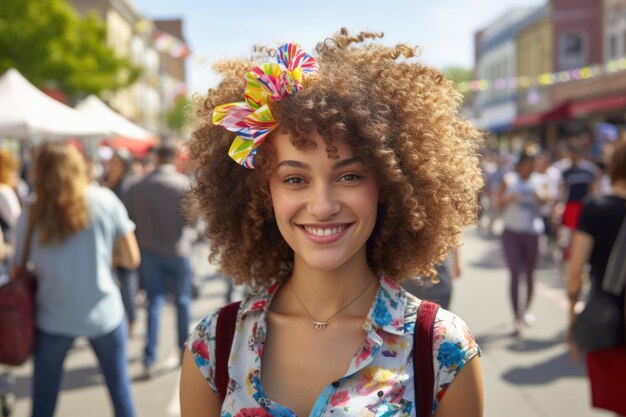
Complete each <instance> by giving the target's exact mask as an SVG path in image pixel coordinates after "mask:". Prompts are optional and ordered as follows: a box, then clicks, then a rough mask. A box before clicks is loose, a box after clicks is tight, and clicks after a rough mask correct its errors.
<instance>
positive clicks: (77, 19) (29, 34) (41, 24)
mask: <svg viewBox="0 0 626 417" xmlns="http://www.w3.org/2000/svg"><path fill="white" fill-rule="evenodd" d="M9 68H16V69H17V70H18V71H20V72H21V73H22V74H23V75H24V76H25V77H26V78H27V79H29V80H30V81H31V82H32V83H33V84H35V85H37V86H39V87H44V86H45V87H55V88H58V89H59V90H61V91H62V92H63V93H64V94H65V95H66V96H68V97H69V98H70V99H71V100H72V101H75V100H78V99H80V98H82V97H84V96H86V95H88V94H92V93H93V94H101V93H102V92H103V91H107V90H110V91H113V90H117V89H119V88H123V87H126V86H128V85H130V84H132V83H133V82H135V80H136V79H137V78H138V77H139V75H140V74H141V70H140V69H139V68H138V67H136V66H134V65H132V64H131V62H130V61H129V60H128V59H127V58H123V57H118V56H116V54H115V52H114V51H113V50H112V49H111V48H109V47H108V46H107V42H106V28H105V25H104V23H103V22H102V21H101V20H100V18H99V17H98V16H97V15H95V14H89V15H87V16H85V17H81V16H80V15H79V14H78V13H77V12H76V11H75V10H74V9H73V8H72V7H71V6H70V5H69V4H67V2H66V1H65V0H2V1H0V73H3V72H4V71H6V70H7V69H9Z"/></svg>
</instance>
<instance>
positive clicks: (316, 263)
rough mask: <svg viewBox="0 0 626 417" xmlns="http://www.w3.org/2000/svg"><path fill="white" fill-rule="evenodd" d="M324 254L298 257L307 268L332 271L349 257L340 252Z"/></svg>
mask: <svg viewBox="0 0 626 417" xmlns="http://www.w3.org/2000/svg"><path fill="white" fill-rule="evenodd" d="M329 255H330V254H326V255H323V256H311V255H310V254H308V256H303V257H301V258H300V259H301V260H302V264H304V265H306V266H307V267H309V268H312V269H316V270H319V271H323V272H333V271H336V270H338V269H340V268H341V267H343V266H344V265H346V264H347V263H348V262H349V261H350V258H349V257H343V256H341V255H340V254H333V255H334V256H333V255H330V256H329Z"/></svg>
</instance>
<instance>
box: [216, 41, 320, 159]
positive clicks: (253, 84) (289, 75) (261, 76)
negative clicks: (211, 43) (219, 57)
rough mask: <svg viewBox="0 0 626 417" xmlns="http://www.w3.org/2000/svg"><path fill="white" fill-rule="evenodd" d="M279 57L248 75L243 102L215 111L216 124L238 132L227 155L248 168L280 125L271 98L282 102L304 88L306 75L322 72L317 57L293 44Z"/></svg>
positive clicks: (280, 52) (281, 51)
mask: <svg viewBox="0 0 626 417" xmlns="http://www.w3.org/2000/svg"><path fill="white" fill-rule="evenodd" d="M276 60H277V61H278V62H270V63H265V64H261V65H259V66H258V67H255V68H253V69H252V70H251V71H249V72H248V73H247V74H246V87H245V91H244V101H239V102H236V103H227V104H222V105H220V106H217V107H216V108H215V110H214V111H213V124H215V125H221V126H223V127H224V128H225V129H227V130H229V131H231V132H235V133H237V137H236V138H235V140H234V141H233V143H232V145H231V146H230V149H229V150H228V155H229V156H230V157H231V158H233V159H234V160H235V161H236V162H237V163H239V164H241V165H243V166H244V167H246V168H250V169H252V168H254V156H255V155H256V152H257V148H258V146H259V145H260V144H261V143H263V140H265V138H266V137H267V135H268V134H269V133H270V132H271V131H272V130H274V129H275V128H276V126H277V125H278V122H277V121H276V119H274V116H273V115H272V113H271V112H270V109H269V107H268V105H267V103H268V100H272V101H280V100H282V98H283V97H285V96H286V95H287V94H294V93H296V92H297V91H300V90H302V81H303V79H304V74H307V73H317V72H318V71H319V65H318V64H317V61H316V60H315V58H313V57H312V56H310V55H309V54H307V53H305V52H304V51H303V50H302V49H300V47H298V46H297V45H295V44H292V43H286V44H284V45H283V46H281V47H280V48H279V49H278V54H277V56H276Z"/></svg>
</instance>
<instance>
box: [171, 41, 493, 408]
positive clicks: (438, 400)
mask: <svg viewBox="0 0 626 417" xmlns="http://www.w3.org/2000/svg"><path fill="white" fill-rule="evenodd" d="M379 37H382V35H380V34H375V33H366V32H363V33H360V34H357V35H354V36H353V35H351V34H350V33H348V32H347V30H345V29H343V30H342V31H341V32H340V33H338V34H337V35H335V36H334V37H333V38H331V39H328V40H327V41H325V42H324V43H320V44H318V46H317V48H316V51H317V57H316V58H314V57H313V56H311V55H309V54H307V53H305V52H304V51H303V50H301V49H300V48H299V47H298V46H296V45H295V44H285V45H283V46H281V47H280V48H279V49H278V51H276V55H275V58H273V59H274V62H266V63H262V64H260V65H258V66H256V67H255V66H254V64H253V63H252V62H248V61H232V62H228V63H225V64H223V65H222V66H220V67H219V68H221V69H222V71H223V72H224V81H223V82H222V83H221V84H220V85H219V86H218V87H217V88H216V89H213V90H210V91H209V95H208V97H207V98H206V100H205V101H204V103H203V104H202V105H201V106H200V107H199V108H198V116H199V117H200V120H199V127H198V128H197V130H196V131H195V133H194V139H193V140H192V142H191V144H190V150H191V152H190V156H191V158H192V159H194V160H197V161H199V162H200V163H201V165H200V167H199V169H198V171H197V181H198V183H197V186H196V187H195V188H194V191H193V195H194V197H195V199H197V200H198V206H199V209H200V212H201V213H202V215H203V216H204V218H205V221H206V223H207V237H208V239H209V241H210V243H211V246H212V253H213V257H212V258H213V259H214V260H216V259H219V261H220V265H221V269H222V270H223V271H224V272H225V273H226V274H227V275H229V276H232V277H233V278H234V279H235V280H236V281H237V282H238V283H244V282H245V283H249V284H251V285H253V286H255V287H256V289H257V290H256V291H255V292H253V293H252V294H251V295H250V296H248V297H247V298H246V299H245V300H244V301H243V302H242V303H241V304H240V305H239V306H238V307H237V305H236V304H235V305H229V306H228V307H225V308H223V309H218V310H216V311H215V312H213V313H211V314H210V315H209V316H207V317H206V318H205V319H204V320H202V321H201V323H200V324H199V325H198V326H197V327H196V329H195V330H194V331H193V332H192V334H191V336H190V338H189V340H188V342H187V350H186V351H185V357H184V359H183V368H182V373H181V386H180V397H181V412H182V416H184V417H195V416H218V415H255V416H269V415H281V416H296V415H319V416H331V415H332V416H347V415H357V414H361V413H363V412H370V413H373V414H397V415H407V416H415V415H416V414H417V413H418V412H419V415H420V416H422V417H424V416H426V415H430V413H431V412H433V411H436V412H437V415H438V416H439V417H446V416H458V415H464V416H480V415H482V382H481V374H480V363H479V359H478V354H479V348H478V346H477V344H476V342H475V341H474V338H473V337H472V336H471V333H470V332H469V330H468V328H467V326H466V325H465V323H464V322H463V321H462V320H461V319H460V318H459V317H457V316H456V315H454V314H452V313H450V312H448V311H446V310H443V309H439V310H438V311H437V313H436V320H435V321H434V328H433V327H431V326H432V325H431V324H429V323H428V322H426V321H421V320H419V322H418V326H416V324H415V323H416V316H420V317H422V313H423V312H424V311H425V310H424V309H428V308H429V307H428V306H432V304H428V303H426V302H422V301H421V300H419V299H417V298H415V297H413V296H411V295H410V294H408V293H407V292H406V291H405V290H403V289H402V288H401V287H400V286H399V285H398V282H399V281H401V280H403V279H405V278H408V277H415V276H419V275H421V276H429V277H430V276H432V275H433V273H432V269H433V267H434V266H435V265H437V264H438V263H439V262H441V261H442V260H443V258H444V257H445V256H446V253H447V251H448V250H449V248H450V247H451V246H457V245H458V244H459V241H458V239H459V236H460V233H461V231H462V229H463V227H464V226H465V225H467V224H469V223H475V221H476V216H477V194H478V191H479V189H480V188H481V186H482V179H481V172H480V169H479V162H478V157H477V149H478V146H479V142H480V134H479V132H477V131H476V130H474V128H472V127H471V125H470V124H469V123H466V122H465V121H463V120H461V119H460V118H459V116H458V112H457V105H458V99H459V96H458V94H457V93H456V91H455V88H454V84H453V83H452V82H451V81H448V80H446V78H445V77H444V76H443V75H442V74H441V73H440V72H439V71H437V70H435V69H433V68H429V67H426V66H423V65H422V64H419V63H417V62H416V61H414V60H412V59H411V58H413V57H414V56H415V49H414V47H413V46H411V45H404V44H403V45H397V46H395V47H387V46H383V45H380V44H377V43H375V44H373V45H367V46H366V45H363V43H364V42H367V41H368V40H373V41H375V40H376V39H377V38H379ZM268 59H270V58H269V57H268ZM246 71H247V73H246ZM244 76H245V80H246V82H245V86H244V81H243V80H244ZM244 87H245V89H244ZM242 91H243V92H244V94H243V96H242V94H241V93H242ZM242 99H243V100H245V101H241V100H242ZM224 128H226V129H227V130H228V131H231V132H235V133H236V134H237V135H238V136H236V135H234V134H232V133H228V132H227V130H225V129H224ZM270 132H271V133H270ZM228 155H230V158H229V157H228ZM233 160H234V161H233ZM233 307H235V309H233ZM221 312H226V313H225V314H233V313H235V314H233V315H231V316H228V317H230V318H232V319H236V326H235V327H234V335H233V339H232V343H231V340H230V339H229V338H227V337H226V333H222V332H221V331H220V330H217V327H218V324H217V321H218V316H220V315H221ZM229 312H232V313H229ZM418 312H419V313H418ZM433 314H434V312H433ZM222 317H224V316H222ZM433 318H434V317H433ZM221 323H223V322H221ZM416 327H419V329H416ZM424 328H425V329H426V330H430V329H432V331H433V332H434V335H433V339H432V340H433V345H432V346H431V345H429V343H428V340H429V339H428V337H427V336H423V337H422V338H420V343H418V344H416V345H415V346H414V340H415V339H414V337H415V334H423V333H421V332H423V331H424ZM220 329H223V330H225V331H227V329H228V327H223V326H221V325H220ZM420 329H421V330H420ZM216 338H217V340H216ZM420 346H421V348H420ZM229 348H230V349H232V351H231V354H230V356H229V355H228V354H224V351H223V350H222V349H229ZM414 348H415V349H416V350H418V351H419V352H422V356H420V359H419V360H418V359H415V362H414V359H413V352H414ZM216 349H217V350H216ZM355 352H356V354H355ZM229 357H230V359H229V360H228V358H229ZM261 357H262V361H263V372H262V373H261V368H260V363H261ZM226 362H228V366H226ZM414 365H415V367H414ZM416 367H417V372H416ZM420 369H421V372H420V371H419V370H420ZM431 371H432V374H431V376H432V377H433V378H432V380H430V381H429V379H428V377H426V376H425V375H427V374H430V373H431ZM224 372H226V374H224ZM416 375H417V376H416ZM422 376H424V377H423V378H422ZM420 387H421V388H422V390H420V393H421V394H420V397H419V398H416V397H415V390H416V389H419V388H420ZM218 393H219V394H218ZM420 398H421V399H422V401H421V402H420V401H418V400H419V399H420ZM418 408H419V411H417V410H418ZM220 410H221V411H220ZM367 410H369V411H367Z"/></svg>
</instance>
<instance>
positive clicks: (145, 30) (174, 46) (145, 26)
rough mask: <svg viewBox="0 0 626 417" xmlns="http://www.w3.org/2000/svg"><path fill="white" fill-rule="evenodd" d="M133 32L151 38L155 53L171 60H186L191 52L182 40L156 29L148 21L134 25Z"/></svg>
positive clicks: (144, 20)
mask: <svg viewBox="0 0 626 417" xmlns="http://www.w3.org/2000/svg"><path fill="white" fill-rule="evenodd" d="M135 31H136V32H137V33H140V34H142V35H144V36H151V37H152V40H153V41H154V46H155V48H156V49H157V51H159V52H162V53H166V54H169V55H170V56H171V57H173V58H182V59H184V58H187V57H188V56H189V55H191V50H190V49H189V47H188V46H187V44H186V43H185V42H183V40H182V39H180V38H178V37H176V36H174V35H171V34H169V33H167V32H164V31H162V30H159V29H157V28H156V27H155V26H154V23H152V22H151V21H150V20H148V19H142V20H139V21H138V22H137V23H135Z"/></svg>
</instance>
